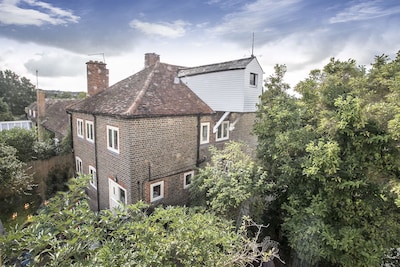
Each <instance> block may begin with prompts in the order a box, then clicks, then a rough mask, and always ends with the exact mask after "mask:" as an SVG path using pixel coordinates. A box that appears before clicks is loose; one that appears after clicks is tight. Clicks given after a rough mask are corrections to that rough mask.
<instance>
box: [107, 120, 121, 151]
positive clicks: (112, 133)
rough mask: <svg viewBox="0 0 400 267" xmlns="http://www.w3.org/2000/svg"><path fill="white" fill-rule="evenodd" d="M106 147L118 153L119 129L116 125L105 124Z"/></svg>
mask: <svg viewBox="0 0 400 267" xmlns="http://www.w3.org/2000/svg"><path fill="white" fill-rule="evenodd" d="M107 140H108V141H107V148H108V149H109V150H111V151H113V152H116V153H119V131H118V128H117V127H113V126H107Z"/></svg>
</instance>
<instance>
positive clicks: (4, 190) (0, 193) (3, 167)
mask: <svg viewBox="0 0 400 267" xmlns="http://www.w3.org/2000/svg"><path fill="white" fill-rule="evenodd" d="M16 154H17V150H16V149H15V148H13V147H11V146H7V145H5V144H4V143H1V142H0V198H1V199H4V198H7V197H9V196H12V195H14V194H17V193H23V192H24V191H28V190H30V189H32V188H31V187H32V184H33V177H32V175H27V174H26V172H25V163H23V162H21V161H20V160H19V159H18V158H17V156H16Z"/></svg>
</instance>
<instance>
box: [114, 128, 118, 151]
mask: <svg viewBox="0 0 400 267" xmlns="http://www.w3.org/2000/svg"><path fill="white" fill-rule="evenodd" d="M114 148H115V149H118V131H115V130H114Z"/></svg>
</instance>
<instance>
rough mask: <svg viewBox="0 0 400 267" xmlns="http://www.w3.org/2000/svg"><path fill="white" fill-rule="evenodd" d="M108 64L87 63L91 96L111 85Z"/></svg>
mask: <svg viewBox="0 0 400 267" xmlns="http://www.w3.org/2000/svg"><path fill="white" fill-rule="evenodd" d="M106 66H107V65H106V64H105V63H103V62H98V61H89V62H87V63H86V69H87V91H88V95H89V96H93V95H95V94H97V93H99V92H101V91H103V90H105V89H106V88H108V83H109V74H108V73H109V72H108V69H107V68H106Z"/></svg>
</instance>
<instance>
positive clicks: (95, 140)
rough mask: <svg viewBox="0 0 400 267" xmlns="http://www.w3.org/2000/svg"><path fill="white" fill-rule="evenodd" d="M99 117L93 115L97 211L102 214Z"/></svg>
mask: <svg viewBox="0 0 400 267" xmlns="http://www.w3.org/2000/svg"><path fill="white" fill-rule="evenodd" d="M96 126H97V117H96V115H93V128H94V129H93V130H94V161H95V164H96V194H97V211H98V212H100V190H99V188H100V187H99V167H98V166H99V165H98V159H97V132H98V131H97V127H96Z"/></svg>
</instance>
